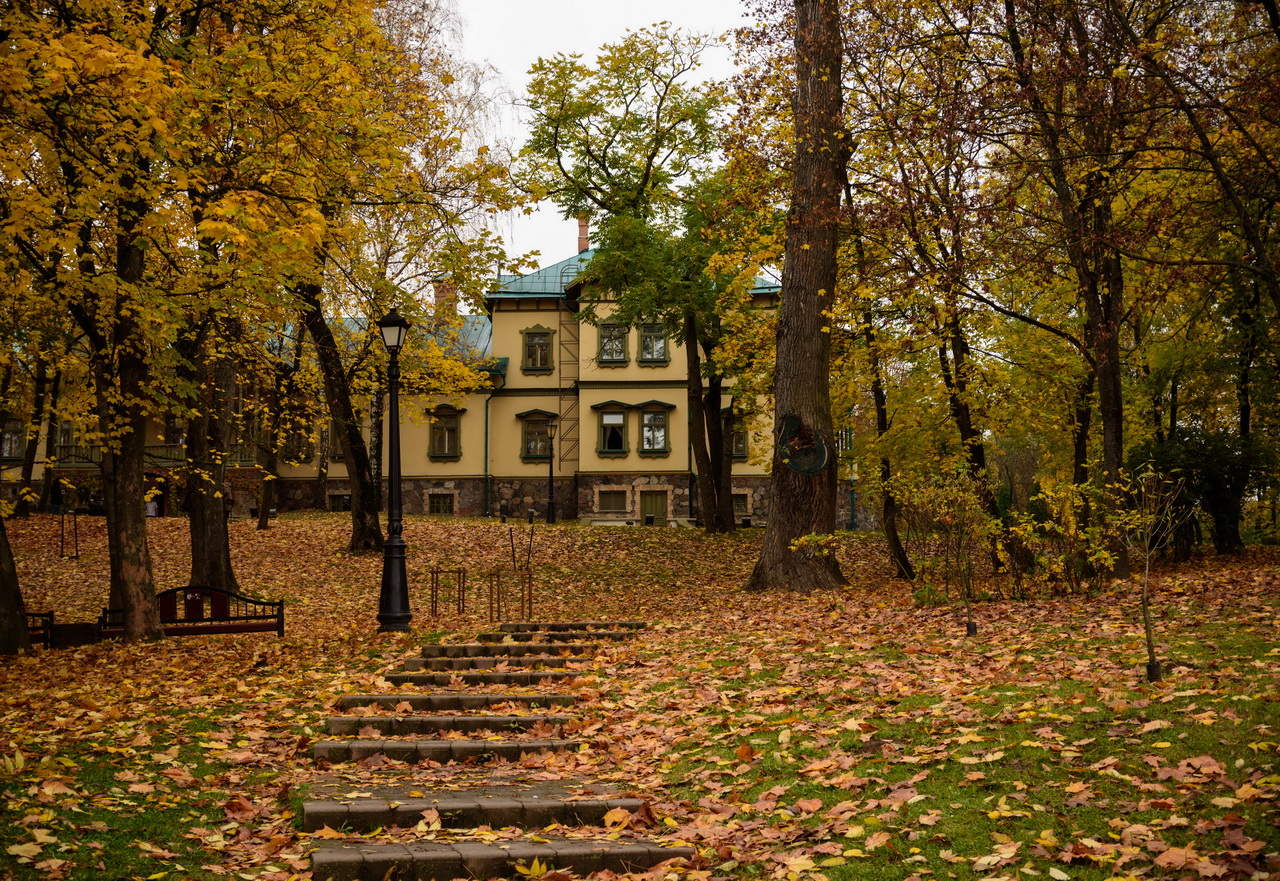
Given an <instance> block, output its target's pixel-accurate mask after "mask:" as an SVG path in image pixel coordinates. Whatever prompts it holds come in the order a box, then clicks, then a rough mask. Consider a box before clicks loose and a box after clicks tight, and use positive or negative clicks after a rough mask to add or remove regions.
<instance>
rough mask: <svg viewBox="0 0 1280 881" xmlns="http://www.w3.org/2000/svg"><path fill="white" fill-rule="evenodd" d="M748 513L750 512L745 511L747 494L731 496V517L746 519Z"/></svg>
mask: <svg viewBox="0 0 1280 881" xmlns="http://www.w3.org/2000/svg"><path fill="white" fill-rule="evenodd" d="M749 513H751V512H750V511H749V510H748V509H747V493H744V492H741V493H734V494H733V516H735V517H746V516H747V515H748V514H749Z"/></svg>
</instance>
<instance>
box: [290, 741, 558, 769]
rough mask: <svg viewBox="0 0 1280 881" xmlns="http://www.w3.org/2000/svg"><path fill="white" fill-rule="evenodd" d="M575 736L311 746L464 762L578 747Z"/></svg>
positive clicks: (324, 755) (347, 757) (343, 754)
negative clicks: (559, 738) (545, 738)
mask: <svg viewBox="0 0 1280 881" xmlns="http://www.w3.org/2000/svg"><path fill="white" fill-rule="evenodd" d="M580 745H581V744H580V743H578V742H577V741H573V740H393V739H390V738H370V739H360V740H317V741H316V742H315V744H313V746H312V755H313V756H314V758H315V759H316V761H323V762H335V763H336V762H357V761H359V760H360V759H367V758H369V757H370V756H376V755H379V754H381V755H384V756H386V757H387V758H389V759H395V760H396V761H400V762H423V761H432V762H461V761H463V760H465V759H518V758H520V757H521V756H522V755H525V754H526V753H545V752H560V751H563V750H569V749H577V748H578V747H579V746H580Z"/></svg>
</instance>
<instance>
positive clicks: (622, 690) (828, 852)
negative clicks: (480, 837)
mask: <svg viewBox="0 0 1280 881" xmlns="http://www.w3.org/2000/svg"><path fill="white" fill-rule="evenodd" d="M151 526H152V549H153V553H154V555H155V563H156V573H157V581H158V583H159V585H160V586H161V587H170V586H175V585H179V584H181V583H183V582H184V581H185V576H186V572H187V567H188V565H189V560H188V556H187V549H186V541H187V538H186V527H185V522H184V521H181V520H178V519H163V520H156V521H152V523H151ZM10 530H11V533H10V534H11V540H12V542H13V545H14V549H15V553H16V554H17V556H18V562H19V569H20V573H21V576H22V580H23V586H24V590H25V593H26V597H27V602H28V606H29V607H30V608H31V609H33V610H44V609H54V610H55V611H56V612H57V613H58V617H59V619H60V620H77V619H79V620H89V619H90V618H93V617H96V614H97V611H98V609H99V608H100V606H101V605H102V603H103V601H104V598H105V594H106V588H105V584H104V573H105V571H106V550H105V544H106V543H105V536H104V534H103V531H102V522H101V521H100V520H96V519H89V518H86V519H84V520H82V521H81V556H80V557H79V559H74V560H72V559H65V558H62V557H60V556H59V554H58V550H59V547H58V523H57V520H56V519H55V518H50V517H35V518H32V519H30V520H28V521H18V522H12V523H11V524H10ZM232 530H233V535H232V538H233V543H234V555H235V561H236V565H237V571H238V576H239V579H240V582H241V585H242V588H243V589H244V590H245V591H246V592H248V593H251V594H254V595H259V596H263V597H266V598H282V599H285V600H286V601H287V603H288V605H287V631H288V635H287V636H286V637H285V638H283V639H277V638H276V637H274V636H271V635H266V634H255V635H248V636H208V637H195V638H187V639H182V640H167V641H164V642H160V643H154V644H143V645H120V644H103V645H97V646H90V647H85V648H80V649H71V650H63V651H58V652H52V653H46V652H41V653H38V654H36V655H35V656H33V657H24V658H19V659H16V660H9V661H6V662H5V663H4V665H3V667H0V797H2V798H3V800H4V807H3V810H4V817H3V818H2V819H3V822H0V867H3V872H7V873H8V874H9V875H11V876H12V877H15V878H103V877H109V878H154V879H160V878H167V879H180V878H200V879H207V878H218V877H239V878H246V879H253V878H263V879H270V881H283V879H288V878H291V877H296V876H299V875H304V873H305V871H306V868H307V865H308V862H307V860H306V858H305V851H306V848H307V846H308V841H309V839H310V837H311V836H308V835H305V834H303V833H301V832H299V831H298V826H297V823H296V819H295V809H296V806H297V804H298V800H299V797H300V793H302V792H305V791H306V789H307V787H308V786H309V785H311V783H312V782H313V780H314V770H313V769H312V766H311V762H310V759H309V753H310V749H309V745H310V742H311V740H312V739H313V738H314V737H316V736H317V735H318V734H319V733H320V732H321V730H322V721H323V718H324V716H325V715H327V713H328V709H329V706H330V705H331V703H332V699H333V698H334V697H336V696H337V695H340V694H343V693H346V692H352V691H371V690H376V689H378V688H379V687H380V686H379V685H378V680H379V675H380V673H382V672H385V671H387V670H389V669H391V668H392V667H393V666H394V665H395V664H396V662H397V661H398V660H399V659H400V658H403V657H405V656H406V655H409V654H411V653H412V652H413V647H414V645H415V644H416V643H420V642H422V641H425V640H426V639H427V638H435V637H441V636H442V637H443V638H445V639H454V638H461V637H462V636H464V635H469V634H473V633H474V632H475V631H476V630H477V629H479V628H480V627H481V626H482V624H483V623H484V619H483V618H482V617H481V616H480V615H477V614H475V613H476V612H482V611H484V609H483V608H482V605H481V603H480V602H478V601H475V600H478V599H479V598H480V597H481V594H480V593H477V594H475V595H474V596H473V604H472V605H471V606H470V608H469V610H468V612H469V614H468V615H467V616H465V617H463V618H458V617H457V616H454V615H452V614H450V615H448V616H444V617H441V618H440V619H437V620H430V619H429V618H428V617H427V616H426V615H425V614H424V613H425V610H426V585H427V580H428V579H427V574H426V573H427V571H428V570H429V569H430V567H431V566H432V565H441V566H450V567H453V566H466V567H468V569H469V570H471V571H472V572H473V573H477V574H473V583H474V582H475V581H478V580H479V579H478V573H479V572H481V571H484V570H487V569H489V568H492V567H493V566H495V565H498V564H501V563H503V562H504V561H509V559H510V546H509V538H510V533H509V532H508V527H505V526H500V525H498V524H492V523H481V522H478V521H461V520H443V519H429V518H410V520H409V522H408V525H407V529H406V540H407V541H408V542H409V546H410V551H409V553H410V580H411V585H412V589H413V591H414V593H413V599H414V602H415V609H416V612H417V618H416V620H415V622H414V623H415V627H416V632H415V633H414V634H413V635H412V636H375V635H374V634H373V632H372V630H373V624H374V615H375V611H376V602H377V584H378V573H379V567H380V558H379V557H377V556H376V555H374V556H369V555H365V556H357V557H353V556H351V555H349V554H347V553H346V552H345V551H344V550H343V547H344V546H345V539H344V532H345V523H344V521H343V519H342V517H341V516H339V515H318V514H317V515H297V516H286V517H283V518H281V519H280V520H279V521H276V522H275V523H274V524H273V528H272V529H270V530H268V531H266V532H258V531H256V530H254V529H253V528H252V524H250V523H245V522H236V523H233V524H232ZM526 530H527V527H517V537H518V540H519V541H520V552H521V554H523V552H524V547H525V545H524V543H525V542H527V531H526ZM759 537H760V535H759V532H758V531H748V532H746V533H743V534H740V535H735V536H729V537H717V538H707V537H704V536H702V535H700V534H698V533H696V532H694V531H692V530H680V529H622V528H598V527H597V528H591V527H578V526H575V525H572V524H569V525H561V526H557V527H554V528H550V529H548V528H547V527H544V526H538V527H537V528H536V532H535V543H534V551H533V563H534V567H535V569H536V571H537V588H536V597H535V614H536V617H539V618H544V619H549V618H560V617H566V618H583V617H590V618H609V617H626V618H632V617H639V618H645V619H647V620H650V621H652V622H654V623H655V625H657V626H656V627H655V628H654V629H653V630H652V631H651V632H650V633H649V634H648V635H647V636H646V637H645V638H643V639H641V640H639V641H637V642H635V643H633V644H627V645H622V646H619V647H617V648H614V649H611V650H609V651H608V652H607V653H606V654H605V655H604V656H603V658H602V659H601V661H600V663H599V664H598V665H597V666H596V667H595V668H594V669H593V670H592V671H591V672H590V673H589V674H588V675H587V676H586V677H585V678H584V681H583V685H584V687H585V689H586V690H587V691H588V692H589V693H590V694H591V695H592V697H593V701H592V703H591V704H590V705H589V706H588V708H587V709H586V712H588V713H590V714H591V715H592V716H593V717H596V723H594V724H591V725H589V726H587V727H586V728H584V730H583V731H582V732H580V733H579V737H586V738H587V739H590V740H591V741H592V748H591V749H590V750H588V751H584V752H580V753H571V754H565V755H558V756H552V757H548V758H546V759H543V760H540V761H541V763H542V765H543V767H542V768H541V769H540V770H541V771H545V772H546V773H547V774H549V775H559V774H569V775H573V776H576V777H588V778H607V779H610V780H614V781H618V782H620V783H621V784H623V785H624V786H628V787H630V788H633V789H634V790H635V791H637V792H639V793H643V794H645V795H647V796H649V797H651V798H652V799H653V800H654V806H653V807H654V810H653V814H654V816H653V817H652V818H649V817H645V818H641V817H636V818H633V819H632V820H631V821H630V823H631V825H633V826H636V827H640V826H641V825H642V824H648V826H649V828H647V829H645V830H644V832H645V833H646V834H650V835H661V836H665V837H667V838H669V839H672V840H683V841H687V842H690V843H692V844H694V845H695V846H696V847H698V848H699V850H700V852H701V855H702V856H701V859H700V861H698V862H697V863H696V864H695V865H692V866H689V867H686V868H682V869H677V870H674V871H675V873H676V877H690V878H762V879H764V878H794V879H818V878H822V877H825V878H828V879H831V881H837V879H853V878H857V879H881V878H883V879H908V878H920V879H927V878H943V879H950V878H957V879H966V878H989V879H995V878H1001V879H1012V878H1020V879H1028V881H1035V879H1038V878H1043V877H1048V878H1052V879H1054V881H1063V879H1067V878H1071V879H1075V878H1080V879H1095V878H1096V879H1108V878H1129V877H1135V878H1151V877H1195V878H1200V877H1204V878H1233V877H1241V878H1243V877H1250V876H1252V877H1253V878H1257V879H1261V878H1265V877H1268V874H1267V873H1270V876H1271V877H1273V878H1280V828H1278V826H1277V823H1278V822H1280V811H1278V810H1277V796H1278V795H1280V769H1278V768H1277V762H1278V761H1280V745H1278V744H1280V687H1278V684H1280V643H1278V642H1277V640H1276V633H1277V629H1276V624H1277V620H1276V619H1277V611H1278V607H1280V589H1278V588H1280V565H1278V564H1280V556H1277V555H1276V554H1275V553H1274V552H1269V553H1266V554H1263V553H1255V554H1251V555H1249V556H1248V557H1246V558H1244V559H1239V560H1229V561H1218V560H1214V559H1207V560H1204V561H1200V562H1197V563H1194V564H1191V565H1189V566H1187V567H1183V568H1181V569H1178V570H1170V571H1167V572H1161V573H1159V574H1158V576H1157V579H1156V600H1155V602H1156V605H1155V609H1156V616H1157V619H1156V620H1157V629H1158V641H1159V645H1160V650H1161V654H1162V655H1163V657H1164V658H1165V660H1166V665H1167V667H1168V668H1169V675H1168V678H1167V679H1166V681H1164V682H1162V683H1159V684H1158V685H1148V684H1146V683H1144V682H1143V681H1142V679H1141V670H1142V661H1143V649H1142V642H1141V631H1140V628H1139V627H1138V626H1137V624H1136V622H1137V617H1136V611H1135V598H1136V591H1135V589H1134V587H1133V586H1132V585H1130V584H1124V583H1118V584H1115V585H1113V586H1112V587H1111V588H1110V589H1109V590H1108V591H1107V592H1105V593H1104V594H1102V595H1099V596H1095V597H1071V598H1055V599H1041V600H1038V601H1034V602H1016V603H1015V602H984V603H981V604H979V606H978V607H977V617H978V619H979V623H980V632H979V634H978V636H977V637H974V638H966V637H964V636H963V632H964V628H963V623H962V620H961V617H960V615H959V613H958V610H955V609H951V608H947V607H930V608H920V607H917V605H916V604H915V603H914V601H913V598H912V593H911V590H910V588H909V586H905V585H902V584H898V583H894V582H892V581H888V580H886V579H885V577H884V576H885V574H886V567H885V565H884V562H883V559H882V557H883V555H882V552H881V549H880V544H879V542H878V541H877V540H876V539H875V538H874V537H871V536H858V535H850V536H846V537H844V538H843V539H842V542H841V551H840V554H841V562H842V565H843V567H844V571H845V572H846V574H848V575H849V576H850V579H851V582H852V583H851V585H850V587H849V588H847V589H845V590H842V591H840V592H838V593H828V594H817V595H808V596H791V595H768V596H755V595H747V594H744V593H742V592H740V591H738V590H737V589H736V588H737V586H738V585H740V584H741V583H742V582H743V580H745V576H746V574H747V573H748V572H749V570H750V567H751V564H752V561H753V557H754V554H755V548H756V545H757V543H758V542H759ZM19 756H20V757H21V758H19ZM420 834H435V833H434V832H433V831H431V830H426V831H425V833H424V831H423V830H392V831H389V832H387V831H384V832H382V833H379V835H378V837H400V838H405V837H412V836H414V835H420ZM497 834H501V833H497Z"/></svg>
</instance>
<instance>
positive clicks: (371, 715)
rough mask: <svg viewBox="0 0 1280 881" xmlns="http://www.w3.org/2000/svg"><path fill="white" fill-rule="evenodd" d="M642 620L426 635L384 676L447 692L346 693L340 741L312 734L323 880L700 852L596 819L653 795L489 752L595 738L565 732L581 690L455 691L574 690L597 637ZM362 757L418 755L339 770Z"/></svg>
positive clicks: (645, 861)
mask: <svg viewBox="0 0 1280 881" xmlns="http://www.w3.org/2000/svg"><path fill="white" fill-rule="evenodd" d="M644 626H645V625H644V624H643V623H642V622H639V621H582V622H520V623H507V624H503V625H501V626H500V629H499V630H497V631H494V632H491V633H482V634H480V635H479V637H478V638H477V641H476V642H475V643H460V644H452V645H428V646H424V647H423V649H422V653H421V656H420V657H418V658H412V659H410V660H409V661H407V662H406V663H405V665H404V669H403V670H401V671H400V672H397V673H392V674H389V675H388V676H386V677H385V678H386V679H387V680H388V681H389V682H392V683H396V684H401V685H403V684H415V685H438V686H446V687H448V688H449V689H450V690H449V691H442V692H434V693H433V692H428V693H422V694H409V693H404V694H355V695H347V696H345V697H342V698H340V699H339V700H338V701H337V702H336V704H335V709H336V710H338V711H341V713H340V714H339V715H334V716H332V717H330V718H329V719H328V722H327V727H328V732H329V735H330V737H331V738H332V739H326V740H321V741H317V742H316V743H315V744H314V745H313V755H314V758H315V759H316V761H317V762H318V763H322V764H328V765H330V766H332V767H331V768H330V769H329V771H330V773H331V774H333V775H334V776H333V777H332V778H331V779H327V780H326V781H324V782H321V783H319V784H317V785H316V786H314V787H312V789H311V791H310V792H309V796H310V797H309V798H308V799H307V800H305V801H304V802H303V804H302V811H301V814H302V817H301V819H302V826H303V829H304V830H306V831H308V832H320V831H322V830H323V831H325V836H324V838H323V839H322V841H321V842H320V844H319V846H318V847H317V848H316V849H315V850H314V851H313V852H312V854H311V859H312V869H313V877H314V879H315V881H452V879H458V878H463V879H491V878H524V877H527V876H528V869H529V868H530V867H531V866H533V865H534V864H535V862H536V863H537V864H539V865H541V866H543V867H546V868H547V869H552V868H554V869H559V870H566V871H569V872H572V873H574V874H576V875H581V876H585V875H589V874H591V873H593V872H600V871H605V870H610V871H613V872H634V871H641V870H644V869H648V868H652V867H653V866H655V865H657V864H659V863H661V862H663V861H665V860H669V859H672V858H675V857H689V856H692V855H693V850H692V849H691V848H688V847H671V846H666V845H663V844H659V843H656V842H651V841H646V840H641V839H637V838H631V837H621V836H619V835H617V834H616V833H609V832H608V831H607V830H605V829H604V828H600V827H603V826H605V825H606V823H607V820H606V815H608V814H609V812H610V811H615V810H618V809H622V810H625V811H629V812H632V813H636V812H643V811H644V810H645V809H646V804H647V803H646V802H645V800H644V799H641V798H638V797H636V796H635V795H634V794H631V793H622V792H619V791H618V790H617V789H616V788H615V787H611V786H606V785H600V784H598V783H593V782H591V781H579V780H570V779H551V780H548V779H546V778H547V776H548V775H547V774H537V773H534V772H536V771H537V769H536V768H534V769H528V768H524V767H521V766H519V765H512V764H499V765H486V764H483V763H486V762H492V761H494V760H511V761H516V760H519V759H521V758H522V757H526V756H530V755H534V754H538V753H546V752H554V751H561V750H580V749H588V748H589V744H586V743H583V742H580V741H576V740H574V739H572V736H571V734H570V735H568V736H566V735H565V731H564V729H566V728H569V729H570V730H572V727H573V726H574V725H575V724H577V722H578V719H577V716H576V714H574V713H572V712H570V711H571V710H572V709H574V708H576V707H579V706H582V705H580V704H579V703H578V700H577V697H576V696H575V695H574V694H572V693H571V692H568V691H560V692H546V693H542V692H536V693H523V692H517V693H499V692H495V691H462V690H458V686H461V685H475V686H478V687H480V688H485V687H488V686H492V685H496V684H505V685H519V686H543V685H552V684H554V685H558V686H568V687H570V688H572V687H573V684H574V679H575V678H576V677H578V676H579V675H581V673H582V672H583V670H584V669H585V668H586V666H587V665H589V664H590V663H591V659H592V658H593V656H594V655H595V654H596V653H597V651H599V648H600V645H601V643H603V642H605V641H610V642H612V641H617V640H623V639H629V638H633V637H635V636H637V635H639V634H640V633H641V632H642V631H643V629H644ZM362 760H368V761H370V762H386V761H387V760H391V761H396V762H407V763H412V767H408V766H404V767H402V768H401V772H400V773H399V774H398V775H395V776H396V778H397V779H388V780H387V781H386V782H385V783H381V782H379V783H374V784H370V783H369V782H368V781H367V779H351V778H347V777H344V776H343V772H344V768H346V769H349V768H351V766H350V765H347V764H346V763H349V762H360V761H362ZM406 772H407V773H406ZM390 776H391V775H388V777H390ZM366 777H367V775H366ZM548 827H552V828H550V829H548ZM397 829H399V830H415V831H418V832H425V833H426V834H425V836H424V837H423V838H417V839H415V838H412V837H410V836H405V837H404V838H403V839H402V840H396V841H385V840H384V841H379V840H377V838H376V836H377V835H378V833H380V832H382V830H392V834H391V835H389V836H384V837H393V836H394V833H395V830H397ZM495 830H503V832H502V833H501V834H499V833H496V832H495ZM510 830H524V834H520V833H518V832H513V831H510ZM540 830H545V831H542V833H541V834H538V833H539V831H540ZM477 833H479V834H477ZM521 870H525V871H523V872H522V871H521Z"/></svg>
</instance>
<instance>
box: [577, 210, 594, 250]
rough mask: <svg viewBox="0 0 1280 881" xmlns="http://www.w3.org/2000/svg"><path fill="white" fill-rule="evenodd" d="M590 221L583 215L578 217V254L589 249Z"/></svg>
mask: <svg viewBox="0 0 1280 881" xmlns="http://www.w3.org/2000/svg"><path fill="white" fill-rule="evenodd" d="M590 231H591V221H590V219H589V218H588V217H587V215H585V214H579V215H578V253H579V254H581V253H582V252H583V251H586V250H588V249H589V248H590V247H591V232H590Z"/></svg>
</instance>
